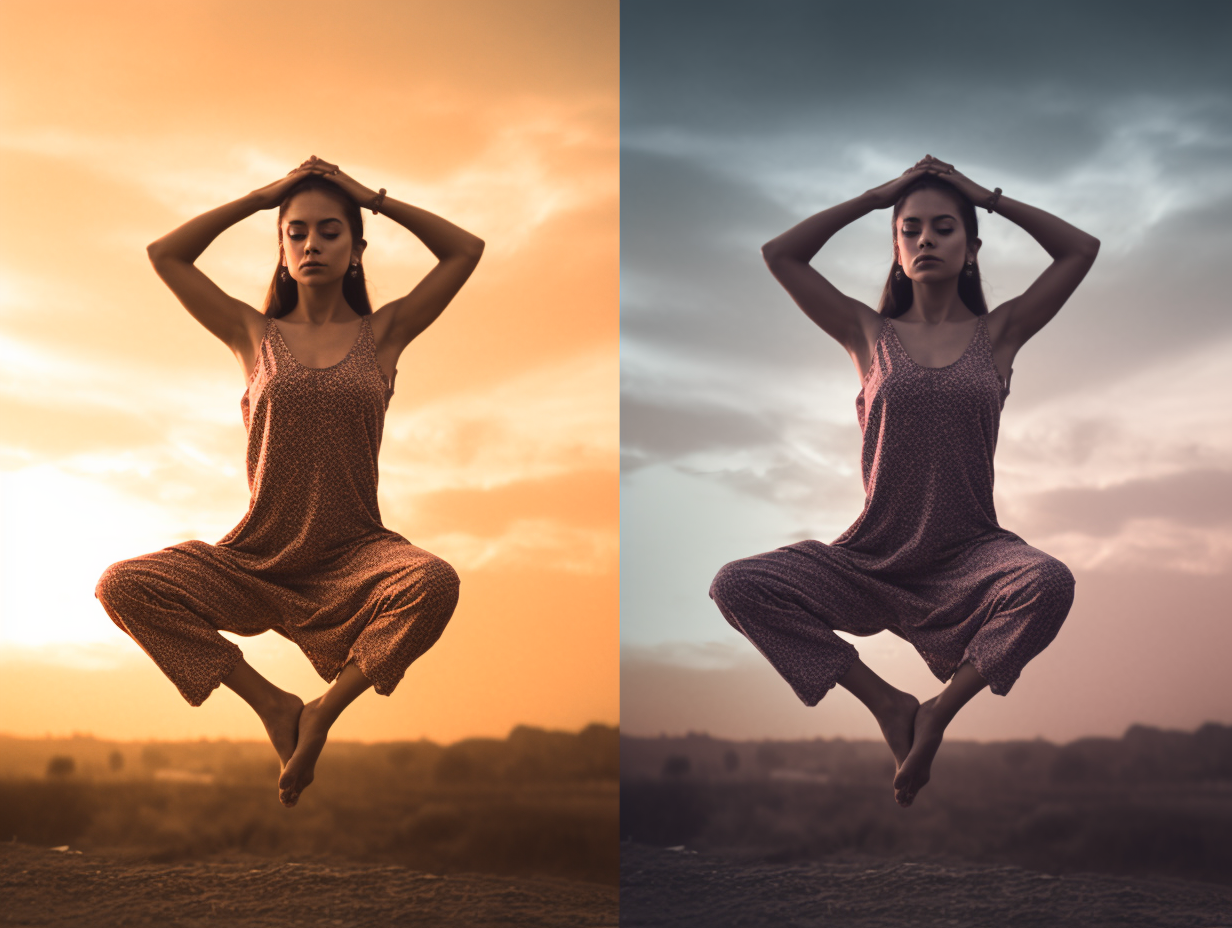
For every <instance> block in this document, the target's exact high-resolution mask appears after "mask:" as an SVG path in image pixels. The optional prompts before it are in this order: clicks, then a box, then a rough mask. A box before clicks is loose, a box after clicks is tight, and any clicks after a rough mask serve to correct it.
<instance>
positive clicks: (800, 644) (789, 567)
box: [710, 541, 888, 706]
mask: <svg viewBox="0 0 1232 928" xmlns="http://www.w3.org/2000/svg"><path fill="white" fill-rule="evenodd" d="M845 556H846V552H837V551H835V549H833V548H832V547H831V546H830V545H825V544H822V543H821V542H817V541H806V542H801V543H799V544H795V545H790V546H788V547H785V548H778V549H776V550H774V551H768V552H766V553H765V554H758V555H755V556H753V557H746V558H743V559H742V560H739V561H732V562H731V563H730V564H727V565H725V566H724V567H723V568H722V569H721V570H719V572H718V574H717V575H716V576H715V578H714V582H713V583H712V584H711V586H710V598H711V599H713V600H714V602H715V605H717V606H718V607H719V611H720V612H722V613H723V617H724V618H726V619H727V621H728V622H729V623H731V625H732V627H733V628H735V629H736V630H737V631H738V632H740V633H741V634H742V635H744V636H745V637H746V638H748V639H749V641H750V642H752V643H753V646H754V647H756V648H757V650H759V651H760V652H761V653H762V654H763V655H764V656H765V657H766V659H767V660H769V661H770V663H771V664H772V665H773V666H774V669H775V670H777V671H778V672H779V674H780V675H781V676H782V677H783V679H785V680H786V681H787V682H788V683H789V684H790V685H791V688H792V689H793V690H795V692H796V695H797V696H799V697H800V700H801V701H802V702H803V703H804V704H805V705H807V706H815V705H817V703H818V702H820V701H821V698H822V697H823V696H824V695H825V694H826V693H827V692H829V690H830V689H831V688H832V687H833V686H834V685H835V684H836V683H837V682H838V681H839V679H840V678H841V677H843V676H844V675H845V674H846V673H847V672H848V671H849V670H850V669H851V668H852V667H853V666H854V665H855V663H856V662H857V660H858V659H859V656H858V654H857V653H856V649H855V648H854V647H852V646H851V645H850V644H848V643H847V642H846V641H843V640H842V639H841V638H839V637H838V635H836V634H834V631H835V630H839V631H846V632H851V633H853V634H857V635H871V634H874V633H875V632H878V631H881V630H883V629H885V628H886V627H887V623H886V622H885V618H886V616H887V611H888V610H887V607H886V605H885V604H884V603H883V602H882V601H881V597H880V591H879V590H878V588H877V583H876V581H873V580H871V578H867V577H864V576H862V575H860V574H859V572H858V571H856V570H855V569H854V568H852V567H850V566H849V565H847V564H846V563H845V561H844V560H843V558H844V557H845Z"/></svg>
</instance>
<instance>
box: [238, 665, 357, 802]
mask: <svg viewBox="0 0 1232 928" xmlns="http://www.w3.org/2000/svg"><path fill="white" fill-rule="evenodd" d="M222 682H223V683H224V684H225V685H226V686H227V687H229V688H230V689H231V690H233V691H234V692H235V693H236V695H238V696H239V697H240V698H241V699H243V700H244V702H246V703H248V705H250V706H251V707H252V708H253V711H255V712H256V713H257V716H258V717H259V718H260V719H261V722H262V724H264V725H265V732H266V734H268V735H269V739H270V743H272V744H273V745H274V750H275V751H277V752H278V759H279V760H280V761H281V762H282V774H281V776H279V778H278V800H279V801H280V802H281V803H282V804H283V805H284V806H286V807H287V808H290V807H291V806H293V805H295V803H296V802H298V801H299V794H300V793H302V792H303V791H304V790H305V789H306V788H307V787H308V785H309V784H310V783H311V782H312V779H313V774H314V771H315V768H316V763H317V759H318V758H319V757H320V756H321V749H322V748H324V747H325V740H326V738H327V737H328V736H329V730H330V728H331V727H332V726H333V724H334V722H336V721H338V717H339V716H340V715H342V710H343V709H345V708H346V707H347V706H349V705H350V704H351V703H353V702H354V701H355V700H356V698H358V696H359V695H360V693H362V692H364V690H366V689H368V687H370V686H371V685H372V683H371V681H369V680H368V678H367V677H365V676H364V675H363V673H361V672H360V669H359V668H358V667H356V666H355V664H354V663H351V662H348V663H347V665H346V666H345V667H344V668H343V669H342V673H340V674H339V675H338V679H337V680H335V681H334V682H333V684H331V685H330V687H329V689H327V690H326V691H325V693H324V694H322V695H321V696H318V697H317V698H316V699H314V700H312V701H311V702H309V703H305V702H304V701H303V700H302V699H300V698H299V697H298V696H296V695H295V694H293V693H288V692H286V691H285V690H281V689H279V688H278V687H276V686H275V685H274V684H272V683H270V682H269V681H268V680H267V679H265V677H263V676H261V674H260V673H258V672H257V671H256V670H254V669H253V667H252V665H251V664H249V663H248V662H247V661H245V660H243V659H241V660H240V663H239V664H238V665H237V666H236V668H235V669H234V670H233V671H231V673H230V674H229V675H228V676H227V677H225V678H224V679H223V681H222Z"/></svg>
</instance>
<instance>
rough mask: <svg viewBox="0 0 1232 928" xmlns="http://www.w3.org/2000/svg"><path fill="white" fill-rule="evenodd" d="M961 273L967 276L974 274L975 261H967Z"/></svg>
mask: <svg viewBox="0 0 1232 928" xmlns="http://www.w3.org/2000/svg"><path fill="white" fill-rule="evenodd" d="M963 273H964V274H966V275H967V276H968V277H974V276H975V262H974V261H968V262H967V269H966V270H965V271H963Z"/></svg>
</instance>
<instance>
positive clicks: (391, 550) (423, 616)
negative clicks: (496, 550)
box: [347, 539, 460, 696]
mask: <svg viewBox="0 0 1232 928" xmlns="http://www.w3.org/2000/svg"><path fill="white" fill-rule="evenodd" d="M383 549H384V550H383V555H382V556H383V560H384V561H385V569H386V575H385V576H384V577H383V579H382V580H381V582H380V583H379V584H378V585H377V587H376V588H375V590H374V591H373V592H372V594H371V595H370V596H369V597H368V602H367V603H366V604H365V607H364V609H363V612H364V614H367V615H370V616H371V618H369V619H368V620H367V622H366V623H365V625H364V627H363V630H362V631H361V632H360V633H359V635H358V637H357V638H356V639H355V642H354V644H352V645H351V648H350V652H349V654H348V655H347V662H350V663H353V664H354V666H355V667H356V668H357V669H358V670H359V671H360V672H361V673H362V674H363V676H364V677H365V678H366V679H368V680H370V681H371V682H372V686H373V688H374V689H375V690H376V691H377V692H378V693H380V694H381V695H382V696H388V695H389V694H391V693H392V692H393V691H394V688H395V687H396V686H397V685H398V682H399V681H400V680H401V679H402V677H403V675H404V674H405V673H406V670H407V668H408V667H410V666H411V664H412V663H413V662H414V661H416V660H417V659H418V658H419V657H420V656H421V655H423V653H424V652H425V651H427V650H428V649H429V648H430V647H432V645H434V644H436V642H437V639H439V638H440V637H441V633H442V632H444V631H445V626H446V625H447V624H449V620H450V618H452V617H453V612H454V609H455V608H456V607H457V604H458V589H459V585H460V582H459V580H458V574H457V572H456V571H454V569H453V568H452V567H451V566H449V564H447V563H446V562H445V561H443V560H441V559H440V558H439V557H437V556H436V555H434V554H430V553H429V552H427V551H425V550H423V549H422V548H418V547H416V546H415V545H412V544H411V543H410V542H408V541H404V540H400V539H399V541H398V542H396V543H390V544H387V545H384V546H383Z"/></svg>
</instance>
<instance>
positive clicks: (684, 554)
mask: <svg viewBox="0 0 1232 928" xmlns="http://www.w3.org/2000/svg"><path fill="white" fill-rule="evenodd" d="M1229 39H1232V7H1227V6H1222V5H1215V4H1200V3H1180V4H1173V5H1169V6H1168V7H1166V8H1164V7H1162V6H1158V5H1146V4H1136V3H1130V4H1122V3H1118V4H1104V3H1091V4H1054V3H1043V4H1039V3H1037V4H1031V5H1018V6H1015V7H1011V6H1010V5H1008V4H945V5H941V6H934V7H931V8H928V7H922V6H921V5H920V4H910V5H908V4H901V3H889V4H887V3H879V4H841V5H840V4H828V3H798V2H784V0H776V2H771V3H764V4H753V3H730V2H720V3H700V2H673V3H651V2H642V0H625V2H624V3H623V4H622V8H621V44H622V71H621V74H622V78H621V114H622V117H621V146H622V154H621V303H622V310H621V333H622V347H621V359H622V360H621V365H622V418H621V436H622V462H623V477H622V496H621V499H622V521H621V550H622V555H621V584H622V599H621V614H622V647H623V650H622V725H623V727H624V728H625V730H627V731H630V732H632V733H638V734H647V733H658V732H659V731H669V732H671V731H684V730H689V729H694V730H709V731H711V732H712V733H714V734H723V735H731V736H741V737H752V736H759V735H771V734H773V735H781V736H806V735H820V736H826V735H839V734H841V735H846V736H861V735H868V736H869V737H873V736H875V734H876V732H875V729H872V728H870V726H871V722H870V721H866V720H864V719H863V717H862V716H861V715H860V714H859V713H858V712H857V711H856V706H855V704H854V702H853V701H851V700H850V699H849V698H848V697H847V696H846V694H842V693H837V694H836V695H834V696H832V697H827V699H826V700H825V701H823V703H822V706H821V707H820V708H818V709H815V710H804V709H803V708H802V707H800V706H799V704H798V703H796V702H795V699H794V696H792V694H791V692H790V690H789V689H788V687H787V685H786V684H785V683H781V681H778V680H777V678H776V677H775V676H774V674H773V671H771V670H770V668H769V666H768V665H766V664H765V662H764V661H763V659H762V658H761V657H760V656H759V655H757V654H756V652H754V651H753V649H752V647H751V646H750V645H748V644H747V643H746V642H744V640H743V639H742V638H740V636H739V635H737V634H736V633H735V632H734V631H732V630H731V629H730V628H729V627H728V626H727V625H726V623H725V622H724V621H723V619H722V617H721V616H720V615H719V613H718V610H717V609H716V608H715V607H714V606H713V604H712V603H711V602H710V601H709V599H708V597H707V595H706V590H707V587H708V585H709V581H710V578H711V577H712V576H713V574H714V572H715V571H716V570H717V569H718V568H719V567H720V566H721V565H722V564H723V563H725V562H726V561H728V560H731V559H733V558H737V557H743V556H746V555H749V554H754V553H757V552H759V551H763V550H767V549H770V548H773V547H777V546H779V545H783V544H788V543H791V542H793V541H797V540H800V539H802V538H819V539H821V540H823V541H830V540H832V539H833V538H834V537H836V536H837V535H838V534H839V533H841V532H842V531H843V529H845V528H846V527H847V525H849V524H850V523H851V522H852V521H853V520H854V519H855V517H856V516H857V515H858V514H859V511H860V506H861V502H862V498H863V493H862V489H861V486H860V480H859V471H858V466H857V461H858V448H859V432H858V429H857V426H856V421H855V409H854V400H855V395H856V392H857V390H858V381H857V376H856V373H855V371H854V369H853V367H852V365H851V362H850V360H849V359H848V358H847V356H846V354H845V352H844V351H843V350H842V349H841V348H840V347H839V346H838V345H837V344H835V343H833V342H832V341H831V340H830V339H829V338H828V337H827V336H826V335H825V334H824V333H823V332H821V331H820V330H819V329H817V328H816V327H815V326H814V325H813V324H812V323H811V322H809V321H808V320H807V319H806V318H805V317H804V315H803V314H802V313H800V312H799V310H798V309H797V308H796V307H795V305H794V304H793V303H792V302H791V300H790V299H789V298H788V296H787V295H786V294H785V293H784V292H783V291H782V290H781V289H780V288H779V287H778V285H777V284H776V283H775V282H774V280H773V279H772V278H771V277H770V275H769V274H768V273H767V272H766V270H765V268H764V265H763V264H762V261H761V257H760V254H759V247H760V245H761V244H762V243H763V242H765V241H767V240H768V239H770V238H772V237H773V236H775V235H777V234H778V233H780V232H782V231H783V230H784V229H786V228H788V227H789V226H791V225H792V224H794V223H795V222H798V221H799V220H801V219H803V218H804V217H806V216H807V215H809V214H811V213H813V212H816V211H818V210H820V209H824V208H826V207H828V206H831V205H833V204H835V203H837V202H840V201H842V200H845V199H848V198H850V197H853V196H855V195H857V194H859V193H861V192H862V191H864V190H866V189H868V188H869V187H872V186H876V185H878V184H881V183H883V182H885V181H887V180H889V179H891V178H892V177H895V176H897V175H898V174H900V173H901V172H902V171H903V170H904V169H905V168H907V167H908V166H910V165H911V164H913V163H914V162H915V161H916V160H918V159H919V158H921V157H922V156H923V155H924V154H925V153H930V154H933V155H935V156H937V157H939V158H942V159H944V160H946V161H950V162H952V163H954V164H955V165H956V167H957V168H958V169H959V170H960V171H962V172H963V173H965V174H967V175H968V176H969V177H971V178H972V179H973V180H975V181H976V182H978V183H980V184H983V185H984V186H986V187H989V188H992V187H994V186H998V187H1001V188H1003V189H1004V191H1005V193H1006V195H1007V196H1012V197H1014V198H1016V199H1019V200H1023V201H1025V202H1027V203H1031V204H1033V205H1036V206H1039V207H1041V208H1043V209H1046V210H1048V211H1050V212H1053V213H1055V214H1057V215H1059V216H1061V217H1062V218H1064V219H1066V220H1067V221H1069V222H1072V223H1074V224H1075V225H1077V226H1079V227H1080V228H1082V229H1084V230H1086V231H1088V232H1090V233H1091V234H1093V235H1095V236H1097V237H1099V238H1100V239H1101V241H1102V243H1103V246H1102V250H1101V253H1100V256H1099V259H1098V261H1097V262H1096V265H1095V267H1094V269H1093V270H1092V272H1091V274H1090V275H1089V276H1088V278H1087V280H1086V281H1085V282H1084V283H1083V284H1082V286H1081V287H1080V288H1079V290H1078V291H1077V293H1076V294H1075V295H1074V297H1073V298H1071V300H1070V301H1069V303H1067V304H1066V307H1065V308H1064V309H1063V310H1062V312H1061V314H1060V315H1059V316H1058V317H1057V318H1056V319H1055V320H1054V321H1053V322H1052V323H1051V324H1050V325H1049V326H1048V327H1047V328H1046V329H1045V330H1044V331H1043V332H1042V333H1041V334H1040V335H1038V336H1037V337H1036V338H1035V339H1033V340H1032V342H1031V343H1030V344H1029V345H1027V347H1026V348H1024V349H1023V351H1022V352H1021V353H1020V354H1019V356H1018V358H1017V360H1016V362H1015V373H1014V377H1013V381H1012V393H1011V395H1010V398H1009V400H1008V401H1007V404H1006V408H1005V413H1004V415H1003V418H1002V433H1001V442H1000V447H999V450H998V456H997V507H998V514H999V516H1000V519H1001V522H1002V524H1003V525H1004V526H1005V527H1007V528H1009V529H1011V530H1013V531H1015V532H1018V533H1019V534H1021V535H1022V536H1023V537H1024V538H1026V539H1027V540H1028V541H1029V542H1031V543H1032V544H1034V545H1036V546H1037V547H1041V548H1043V549H1044V550H1046V551H1048V552H1049V553H1052V554H1054V555H1056V556H1057V557H1060V558H1062V559H1063V560H1065V561H1066V562H1067V563H1068V564H1069V565H1070V567H1071V568H1072V569H1073V570H1074V572H1075V574H1076V576H1077V578H1078V595H1077V599H1076V602H1075V607H1074V610H1073V612H1072V613H1071V616H1070V619H1069V621H1068V622H1067V624H1066V627H1065V629H1064V630H1063V631H1062V633H1061V635H1060V636H1059V638H1058V639H1057V641H1056V642H1055V643H1054V644H1053V645H1052V647H1051V648H1049V650H1048V651H1047V652H1045V653H1044V654H1043V655H1042V656H1041V657H1040V658H1038V659H1037V660H1036V661H1035V662H1033V663H1032V664H1031V665H1030V666H1029V667H1028V669H1027V671H1026V672H1025V673H1024V675H1023V678H1022V680H1021V681H1020V683H1019V684H1018V686H1017V687H1016V688H1015V690H1014V693H1013V694H1012V696H1011V697H1010V698H1009V699H1008V700H998V699H997V697H991V696H984V697H981V699H982V700H984V701H983V702H982V703H980V704H979V705H977V706H975V707H973V708H972V710H970V711H969V713H968V714H967V719H968V721H966V722H964V719H963V718H962V717H960V719H959V722H958V723H956V726H957V727H956V728H955V732H956V733H957V734H960V735H961V734H965V735H967V736H971V737H982V738H994V737H1010V736H1026V737H1031V736H1034V735H1036V734H1041V735H1044V736H1046V737H1053V738H1064V737H1076V736H1078V735H1082V734H1092V733H1104V734H1119V733H1120V731H1121V730H1123V728H1124V727H1125V726H1127V725H1128V724H1130V723H1133V722H1147V723H1154V724H1166V725H1174V726H1179V727H1192V726H1194V725H1197V724H1200V723H1202V722H1204V721H1207V720H1216V721H1223V722H1228V721H1232V683H1228V682H1220V681H1227V679H1228V678H1227V676H1226V674H1224V673H1222V672H1221V671H1220V670H1219V668H1220V667H1221V666H1222V664H1223V659H1224V657H1225V656H1226V654H1227V653H1228V652H1229V648H1230V647H1232V631H1230V629H1229V623H1228V622H1227V618H1228V614H1229V609H1228V606H1227V605H1226V604H1227V602H1228V601H1229V597H1232V407H1230V404H1229V401H1228V396H1229V392H1230V391H1229V390H1228V388H1227V383H1228V378H1229V375H1232V313H1230V312H1229V300H1228V296H1227V286H1226V283H1225V280H1224V276H1225V275H1224V274H1222V273H1221V271H1222V269H1223V267H1224V266H1225V265H1226V263H1227V262H1228V257H1227V256H1228V255H1229V254H1232V222H1230V221H1229V217H1230V216H1232V65H1230V64H1229V56H1228V55H1227V54H1226V49H1227V47H1228V45H1229ZM980 218H981V226H980V234H981V238H982V239H983V248H982V250H981V253H980V262H981V269H982V275H983V279H984V281H985V291H986V295H987V297H988V300H989V304H990V305H991V306H995V305H997V304H998V303H1000V302H1002V301H1004V300H1005V299H1008V298H1010V297H1013V296H1016V295H1017V294H1019V293H1021V292H1022V290H1024V289H1025V288H1026V286H1027V285H1028V284H1029V283H1030V282H1031V280H1033V279H1034V278H1035V276H1036V275H1038V274H1039V273H1040V272H1041V271H1042V270H1043V269H1044V267H1045V266H1046V265H1047V263H1048V260H1049V259H1048V257H1047V255H1046V253H1045V252H1044V251H1043V249H1042V248H1040V247H1039V246H1038V245H1037V244H1036V243H1035V242H1034V241H1033V240H1032V239H1031V238H1030V236H1028V235H1027V234H1026V233H1024V232H1023V231H1022V230H1020V229H1018V228H1017V227H1016V226H1014V225H1013V224H1012V223H1010V222H1008V221H1007V220H1005V219H1003V218H1002V217H1001V216H998V215H992V216H989V215H988V214H986V213H983V212H981V213H980ZM889 226H890V220H889V214H888V211H881V212H877V213H874V214H871V215H869V216H866V217H864V218H863V219H861V220H859V221H857V222H856V223H853V224H852V225H851V226H849V227H848V228H846V229H844V230H843V231H842V232H840V233H839V234H838V235H836V236H835V238H834V239H832V240H831V242H830V243H828V244H827V245H826V247H825V248H824V249H823V250H822V251H821V253H820V254H819V255H818V257H817V258H816V259H815V261H814V266H816V267H817V268H818V269H819V270H820V271H821V273H822V274H824V275H825V276H827V277H828V278H829V279H830V280H831V281H832V282H833V283H834V284H835V285H836V286H838V287H839V289H841V290H842V291H843V292H845V293H847V294H849V295H851V296H854V297H856V298H858V299H861V300H863V301H865V302H867V303H869V304H871V305H874V306H875V305H876V301H877V298H878V295H879V293H880V289H881V286H882V284H883V283H884V281H885V277H886V273H887V271H888V269H889V265H890V235H889ZM885 637H887V636H879V637H878V638H874V639H865V640H863V642H862V644H861V645H860V647H861V653H862V654H863V655H865V658H866V660H868V662H869V663H870V664H872V665H873V666H874V667H875V668H877V669H879V670H882V671H883V672H884V673H885V674H886V675H887V677H888V678H890V679H891V681H892V682H897V683H899V684H900V685H904V686H911V687H915V688H916V690H915V691H916V694H917V695H919V696H921V697H923V696H925V695H927V694H931V690H933V689H935V688H936V687H937V686H939V684H938V683H937V682H936V681H935V680H932V678H930V677H928V676H927V675H926V673H924V672H923V671H922V670H921V667H920V665H919V659H918V657H916V656H915V655H914V653H913V652H911V651H910V650H909V649H908V648H907V647H906V646H905V645H903V644H902V643H901V642H898V641H897V640H894V641H890V640H886V641H883V640H882V638H885ZM1144 675H1148V676H1147V679H1149V680H1151V681H1152V684H1151V685H1150V686H1146V685H1144V683H1143V678H1144Z"/></svg>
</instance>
